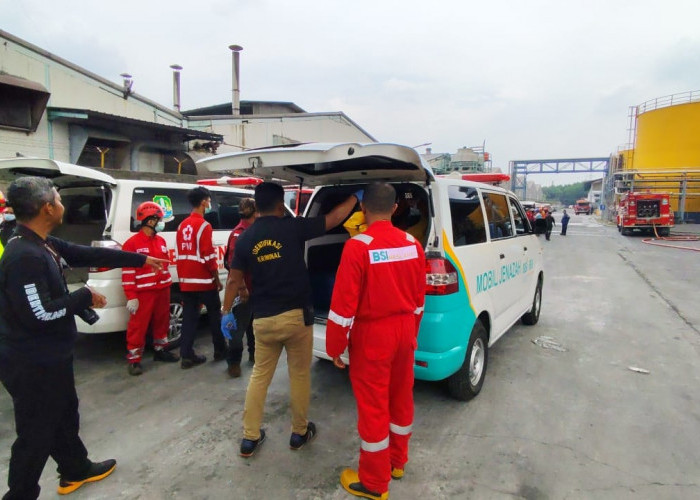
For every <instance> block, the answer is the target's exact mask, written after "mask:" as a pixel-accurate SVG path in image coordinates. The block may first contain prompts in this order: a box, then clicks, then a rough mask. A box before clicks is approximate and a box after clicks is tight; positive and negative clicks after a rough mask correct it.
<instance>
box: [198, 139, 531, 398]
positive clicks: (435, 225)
mask: <svg viewBox="0 0 700 500" xmlns="http://www.w3.org/2000/svg"><path fill="white" fill-rule="evenodd" d="M198 163H199V166H200V167H203V168H205V169H208V170H209V171H211V172H212V173H216V174H220V175H222V174H228V175H253V176H256V177H260V178H262V179H265V180H277V181H280V182H283V183H287V182H294V183H296V184H300V185H303V186H305V187H309V188H315V191H314V193H313V196H312V197H311V199H310V201H309V204H308V206H307V208H306V211H305V213H304V216H305V217H315V216H321V215H325V214H326V213H328V212H329V211H330V210H331V209H332V208H333V207H335V206H336V205H337V204H338V203H339V202H341V201H343V200H345V199H347V197H348V196H349V195H350V194H352V193H354V192H355V191H357V190H358V189H363V188H364V187H366V186H367V185H368V184H369V183H371V182H374V181H382V182H389V183H391V184H392V185H393V186H394V188H395V189H396V192H397V196H398V199H397V203H398V208H397V210H396V212H395V214H394V216H393V217H392V222H393V224H394V225H395V226H397V227H399V228H401V229H403V230H405V231H406V232H408V233H410V234H412V235H413V236H415V237H416V238H418V239H419V240H420V241H421V242H422V244H423V246H424V248H425V253H426V269H425V294H426V300H425V310H424V315H423V320H422V322H421V326H420V331H419V333H418V349H417V351H416V353H415V365H414V371H415V376H416V378H417V379H420V380H430V381H438V380H447V386H448V388H449V391H450V393H451V394H452V396H454V397H455V398H457V399H460V400H469V399H471V398H473V397H474V396H476V395H477V394H478V393H479V392H480V390H481V388H482V386H483V383H484V379H485V376H486V368H487V365H488V350H489V348H490V347H491V346H492V345H493V344H494V343H495V342H496V341H497V340H498V339H499V338H500V337H501V336H502V335H503V334H504V333H506V332H507V331H508V330H509V329H510V328H511V327H512V326H513V325H514V324H516V323H518V322H522V323H525V324H527V325H534V324H536V323H537V321H538V319H539V316H540V309H541V305H542V285H543V282H544V272H543V269H542V262H543V259H542V248H541V246H540V243H539V241H538V238H537V237H536V236H535V234H534V233H533V229H532V227H531V226H530V224H529V222H528V220H527V217H526V215H525V211H524V210H523V207H522V206H521V204H520V202H519V201H518V199H517V197H516V196H515V195H514V194H513V193H512V192H510V191H507V190H506V189H503V188H501V187H497V186H493V185H488V184H483V183H479V182H473V181H469V180H464V179H461V178H459V177H457V178H451V177H436V176H435V175H434V174H433V172H432V170H431V169H430V167H429V166H428V165H427V164H426V163H425V162H424V161H423V160H422V159H421V157H420V155H419V154H418V152H416V151H415V150H414V149H413V148H410V147H406V146H401V145H396V144H386V143H371V144H356V143H343V144H322V143H318V144H298V145H292V146H283V147H276V148H269V149H261V150H251V151H245V152H242V153H229V154H222V155H217V156H213V157H209V158H205V159H202V160H200V161H199V162H198ZM355 210H359V206H358V207H356V208H355ZM350 217H353V215H351V216H350ZM346 226H347V224H345V225H343V224H341V225H340V226H338V227H336V228H335V229H333V230H331V231H329V232H327V233H326V234H325V235H323V236H321V237H318V238H315V239H313V240H310V241H308V242H307V243H306V248H305V256H306V262H307V266H308V269H309V274H310V277H311V284H312V291H313V301H314V310H315V324H314V343H313V349H314V355H315V356H316V357H319V358H325V359H328V355H327V354H326V349H325V347H326V340H325V330H326V321H327V315H328V310H329V306H330V301H331V294H332V291H333V285H334V281H335V274H336V271H337V268H338V265H339V262H340V255H341V252H342V250H343V245H344V243H345V242H346V241H347V240H348V238H350V231H349V229H348V227H346ZM343 359H344V361H346V362H347V361H349V362H352V360H348V356H347V352H346V353H345V355H344V357H343Z"/></svg>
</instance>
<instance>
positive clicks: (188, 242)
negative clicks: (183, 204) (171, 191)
mask: <svg viewBox="0 0 700 500" xmlns="http://www.w3.org/2000/svg"><path fill="white" fill-rule="evenodd" d="M175 251H176V252H177V259H176V260H177V277H178V280H179V281H180V290H182V291H183V292H203V291H207V290H216V281H215V279H214V276H216V274H217V273H218V272H219V264H218V262H217V260H216V256H217V253H216V249H215V248H214V245H213V243H212V228H211V224H209V223H208V222H207V221H206V220H204V217H202V216H201V215H200V214H198V213H197V212H192V214H190V216H189V217H188V218H186V219H185V220H183V221H182V222H181V223H180V226H179V227H178V228H177V238H176V249H175Z"/></svg>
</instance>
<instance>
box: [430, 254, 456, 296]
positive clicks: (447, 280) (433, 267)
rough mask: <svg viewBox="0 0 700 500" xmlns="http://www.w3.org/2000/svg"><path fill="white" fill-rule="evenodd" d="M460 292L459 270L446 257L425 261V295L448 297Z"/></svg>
mask: <svg viewBox="0 0 700 500" xmlns="http://www.w3.org/2000/svg"><path fill="white" fill-rule="evenodd" d="M458 291H459V279H458V276H457V270H456V269H455V267H454V266H453V265H452V262H450V261H449V260H447V259H445V258H444V257H428V258H426V259H425V294H426V295H448V294H450V293H456V292H458Z"/></svg>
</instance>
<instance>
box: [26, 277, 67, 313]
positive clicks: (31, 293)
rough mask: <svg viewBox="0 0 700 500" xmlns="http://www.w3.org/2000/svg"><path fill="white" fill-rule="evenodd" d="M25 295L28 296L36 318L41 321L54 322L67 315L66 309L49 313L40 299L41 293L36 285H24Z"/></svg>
mask: <svg viewBox="0 0 700 500" xmlns="http://www.w3.org/2000/svg"><path fill="white" fill-rule="evenodd" d="M24 293H25V294H26V295H27V302H28V303H29V307H30V308H31V310H32V312H33V313H34V316H35V317H36V319H38V320H39V321H53V320H55V319H58V318H62V317H63V316H65V315H66V308H65V307H64V308H63V309H59V310H58V311H54V312H51V313H50V312H47V311H46V309H44V304H43V303H42V302H41V297H39V292H38V290H37V287H36V283H29V284H28V285H24Z"/></svg>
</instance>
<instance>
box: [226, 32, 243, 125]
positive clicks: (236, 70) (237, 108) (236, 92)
mask: <svg viewBox="0 0 700 500" xmlns="http://www.w3.org/2000/svg"><path fill="white" fill-rule="evenodd" d="M228 48H229V49H231V52H233V101H232V102H231V108H232V112H233V116H239V115H240V114H241V89H240V67H239V66H240V63H239V61H240V54H239V53H240V51H241V50H243V47H241V46H240V45H229V46H228Z"/></svg>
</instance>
